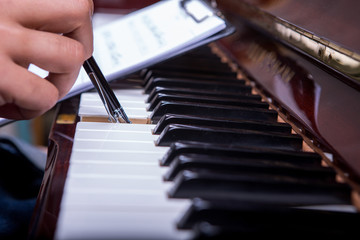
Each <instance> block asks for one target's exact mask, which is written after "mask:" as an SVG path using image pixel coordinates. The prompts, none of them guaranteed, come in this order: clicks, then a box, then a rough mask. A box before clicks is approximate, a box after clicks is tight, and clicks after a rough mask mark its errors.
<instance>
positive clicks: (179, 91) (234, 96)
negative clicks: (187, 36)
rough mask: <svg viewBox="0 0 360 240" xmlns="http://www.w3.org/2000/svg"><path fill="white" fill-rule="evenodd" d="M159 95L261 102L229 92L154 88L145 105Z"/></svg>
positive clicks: (251, 96) (250, 96)
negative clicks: (186, 95) (182, 95)
mask: <svg viewBox="0 0 360 240" xmlns="http://www.w3.org/2000/svg"><path fill="white" fill-rule="evenodd" d="M159 93H163V94H189V93H191V94H195V95H197V96H208V97H224V96H226V97H229V98H232V99H240V100H242V99H243V100H251V101H261V97H260V96H259V95H242V94H237V93H229V92H214V91H211V90H210V91H209V90H202V89H191V88H164V87H155V88H154V89H153V90H152V91H151V92H150V93H149V96H148V98H147V100H146V102H147V103H149V102H151V101H152V100H153V99H154V98H155V96H156V95H157V94H159Z"/></svg>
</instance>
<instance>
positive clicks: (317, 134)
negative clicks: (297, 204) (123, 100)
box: [30, 0, 360, 239]
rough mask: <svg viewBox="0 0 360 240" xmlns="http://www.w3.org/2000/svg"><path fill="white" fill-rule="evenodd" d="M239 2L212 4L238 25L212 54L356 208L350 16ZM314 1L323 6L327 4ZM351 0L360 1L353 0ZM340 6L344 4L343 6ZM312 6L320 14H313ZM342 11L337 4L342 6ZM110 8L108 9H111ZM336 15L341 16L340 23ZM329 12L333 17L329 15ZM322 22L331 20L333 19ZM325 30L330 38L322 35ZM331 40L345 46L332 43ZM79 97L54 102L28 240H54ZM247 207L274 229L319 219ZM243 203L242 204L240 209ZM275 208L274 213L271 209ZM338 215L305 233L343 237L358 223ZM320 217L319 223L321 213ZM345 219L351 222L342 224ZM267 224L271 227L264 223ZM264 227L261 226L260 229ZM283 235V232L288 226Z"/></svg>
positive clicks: (355, 67) (358, 69) (357, 134)
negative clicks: (330, 173) (330, 174)
mask: <svg viewBox="0 0 360 240" xmlns="http://www.w3.org/2000/svg"><path fill="white" fill-rule="evenodd" d="M244 2H245V1H244ZM244 2H242V1H236V0H222V1H220V0H219V1H217V3H218V7H219V8H220V9H221V10H222V12H223V13H224V14H225V16H226V17H227V18H228V20H230V22H232V23H233V24H234V25H235V26H236V27H237V32H236V33H235V34H234V35H232V36H230V37H227V38H225V39H222V40H220V41H218V42H216V43H214V44H212V45H211V49H212V51H213V52H214V54H216V55H218V56H220V59H222V61H223V62H226V64H228V65H229V66H230V68H231V69H232V71H235V72H236V73H237V75H238V78H239V79H245V82H246V85H247V86H250V87H251V88H252V93H253V94H254V95H258V96H260V97H261V98H262V101H263V102H266V103H268V104H269V107H270V109H271V110H274V111H276V112H277V113H278V115H279V117H278V119H279V121H280V122H286V123H287V124H289V126H291V127H292V132H293V134H294V135H297V136H300V137H301V138H303V140H304V142H303V150H304V151H305V152H308V151H310V152H315V153H316V154H318V155H319V156H320V157H321V159H322V165H326V166H327V167H330V168H333V169H335V171H336V181H337V183H339V182H341V183H344V184H346V185H347V186H349V187H350V188H351V191H350V196H349V199H350V200H349V201H350V202H351V203H352V204H353V206H354V209H356V208H357V209H359V205H358V204H359V192H360V185H359V180H360V160H359V157H358V156H360V127H359V126H358V124H359V122H360V105H359V99H360V91H359V90H360V77H359V76H360V75H359V73H360V55H358V54H357V53H356V52H360V49H359V46H356V45H354V43H356V41H354V39H359V37H360V36H359V34H358V32H357V33H356V32H352V33H351V34H350V33H349V31H350V30H348V29H351V31H355V30H354V28H351V26H349V24H348V23H346V21H347V20H348V18H346V17H344V10H338V11H336V9H335V10H334V9H332V8H330V9H326V8H323V7H321V8H320V7H319V6H320V5H321V4H320V5H317V4H316V3H311V1H304V2H303V1H301V2H303V3H304V4H302V5H301V4H300V3H299V2H297V1H286V0H284V1H256V6H255V5H248V4H246V3H244ZM250 2H251V1H250ZM253 2H255V1H253ZM319 2H321V3H322V4H324V3H325V2H327V1H319ZM351 2H352V3H353V4H355V5H357V6H358V5H359V4H358V3H356V1H351ZM95 3H97V7H102V8H103V9H105V8H106V9H109V7H113V6H116V5H117V4H119V3H117V2H116V1H113V2H111V1H109V2H107V3H105V2H104V1H103V2H101V1H98V2H95ZM332 3H334V2H332ZM111 4H113V5H111ZM144 4H145V3H144ZM337 4H340V5H341V7H344V6H343V5H344V4H342V3H337ZM99 5H100V6H99ZM117 6H118V5H117ZM130 6H131V4H130ZM294 6H296V8H297V9H298V10H299V11H300V10H301V11H307V13H306V14H304V16H305V18H310V17H312V15H311V14H310V13H309V12H310V10H311V13H313V14H318V15H320V16H322V17H323V18H322V19H321V18H320V17H319V19H320V20H319V21H315V20H313V21H310V20H308V21H306V20H307V19H303V18H301V16H302V14H300V13H299V12H298V11H295V10H293V7H294ZM321 6H323V5H321ZM137 7H138V6H137ZM347 7H348V6H347ZM316 8H318V9H319V10H321V11H319V12H316V13H315V11H316ZM261 9H262V10H261ZM263 9H266V11H263ZM339 9H342V8H340V7H339ZM354 9H356V7H354ZM112 10H113V8H111V11H112ZM268 12H270V13H272V14H270V13H268ZM334 13H338V16H339V18H338V19H337V20H336V16H334V15H333V14H334ZM273 14H274V15H273ZM348 14H349V16H351V17H353V16H354V14H351V12H348ZM309 15H310V16H309ZM276 16H278V17H276ZM329 16H331V18H326V17H329ZM334 18H335V20H334ZM284 19H285V20H284ZM326 19H331V21H330V20H326ZM286 20H288V21H286ZM352 20H354V19H352ZM332 21H335V22H336V24H338V25H341V24H343V25H342V26H344V27H343V29H344V31H345V30H347V31H345V32H344V33H343V34H342V35H341V36H340V35H339V34H337V32H335V31H334V28H333V26H329V25H326V26H327V27H326V28H325V27H324V23H332V24H334V23H333V22H332ZM337 21H339V22H337ZM349 21H350V20H349ZM344 23H345V24H344ZM317 24H318V25H317ZM352 27H354V26H352ZM316 33H318V34H319V35H317V34H316ZM323 35H325V36H328V37H329V39H333V40H335V42H332V41H329V40H328V39H327V38H321V37H319V36H323ZM336 42H341V43H343V44H345V45H340V44H336ZM351 48H352V49H351ZM349 49H351V50H349ZM118 83H121V84H120V85H121V86H122V88H134V87H138V86H139V85H138V82H136V83H135V84H134V81H132V79H131V78H128V79H121V80H119V81H118ZM118 83H115V84H114V86H119V84H118ZM79 99H80V97H74V98H72V99H70V100H66V101H64V102H62V103H61V104H59V106H58V115H57V117H56V119H55V121H54V124H53V128H52V131H51V134H50V145H49V153H48V160H47V165H46V172H45V176H44V180H43V184H42V188H41V191H40V194H39V197H38V202H37V208H36V211H35V213H34V217H33V221H32V228H31V232H30V238H33V239H52V238H53V237H54V232H55V230H56V226H57V221H58V216H59V212H60V210H61V209H60V205H61V199H62V194H63V188H64V184H65V181H66V176H67V170H68V168H69V161H70V156H71V149H72V146H73V140H74V134H75V131H76V125H77V122H78V121H79V120H80V119H79V116H77V112H78V107H79V101H80V100H79ZM230 145H231V144H230ZM222 200H223V201H225V202H228V203H233V201H234V199H232V200H229V199H222ZM220 202H221V201H220ZM234 204H236V201H235V203H234ZM246 204H249V206H248V208H245V207H243V208H245V210H244V209H242V211H243V212H242V214H243V215H244V214H245V215H246V214H249V215H253V216H255V217H257V219H260V218H263V217H264V216H268V217H269V219H266V218H265V219H266V220H267V221H268V224H269V226H271V227H274V226H273V225H271V220H270V217H271V216H280V218H281V217H283V218H286V219H288V220H289V221H290V222H291V221H292V220H293V219H292V218H294V216H297V217H299V216H300V217H299V219H301V220H304V219H307V220H308V221H310V220H311V218H312V217H314V219H317V218H316V216H313V215H311V213H310V214H309V215H306V214H305V215H291V214H293V213H292V212H290V213H289V212H287V211H286V210H289V209H288V208H286V207H285V208H283V207H281V206H278V205H277V204H275V206H274V209H276V210H275V211H272V210H273V209H272V210H269V207H268V206H267V205H261V204H260V205H259V204H258V205H256V204H253V203H252V202H250V203H249V202H246ZM246 204H245V203H242V205H243V206H246ZM215 205H216V204H215ZM285 205H286V204H285ZM220 209H221V208H220ZM284 209H286V210H284ZM277 210H278V212H276V211H277ZM239 211H240V210H239ZM282 211H284V212H282ZM214 212H216V211H214ZM225 212H226V211H225V210H224V211H223V212H222V211H220V210H218V212H217V213H218V214H219V218H220V216H222V217H223V215H224V214H226V213H225ZM245 212H246V213H245ZM355 212H356V211H355ZM264 213H268V215H264ZM221 214H223V215H221ZM234 214H235V213H234ZM272 214H274V215H272ZM282 214H283V215H282ZM229 216H230V215H229ZM336 217H338V220H340V219H341V221H343V223H344V224H340V223H341V221H336V222H335V223H329V222H323V223H316V226H314V229H315V228H316V227H319V231H310V233H311V234H314V232H315V233H316V234H319V236H325V235H326V234H329V233H330V234H334V233H335V234H336V233H337V232H336V229H337V227H338V228H339V232H340V235H342V234H344V232H342V231H345V233H346V234H350V233H351V232H355V231H356V229H352V228H353V227H354V226H356V222H354V221H358V220H359V215H358V214H357V213H353V214H351V216H346V214H345V213H344V216H342V215H341V214H339V216H335V218H336ZM215 218H216V217H215ZM319 219H321V220H324V218H319ZM329 219H332V220H333V218H332V216H330V215H329ZM207 220H208V221H210V223H211V224H214V225H216V224H215V223H212V222H211V220H214V219H212V218H211V217H209V219H207ZM251 221H253V220H251ZM314 221H315V220H314ZM215 222H216V221H215ZM230 222H231V221H230ZM262 222H263V221H262ZM265 222H266V221H265ZM349 222H350V224H349ZM251 223H253V222H251ZM251 223H249V224H248V225H246V226H247V227H248V228H249V229H251V227H252V225H251ZM285 223H286V221H284V219H283V221H279V224H285ZM211 224H210V225H211ZM296 224H299V222H296ZM314 224H315V223H314ZM327 224H332V225H327ZM345 224H348V225H346V226H343V225H345ZM195 225H196V224H195ZM340 225H341V226H340ZM201 226H203V225H201ZM222 227H223V228H220V231H218V232H216V231H215V233H214V229H216V230H219V229H218V228H210V229H211V230H209V232H210V233H214V236H212V237H214V238H216V237H217V236H226V237H230V236H232V235H231V233H234V234H239V229H238V228H237V227H239V226H236V225H235V227H234V225H230V226H229V227H228V228H226V227H224V226H222ZM277 227H278V229H277V230H278V231H280V230H279V229H281V226H277ZM194 229H196V230H198V231H199V232H200V236H202V237H204V236H206V237H209V238H211V237H210V236H209V235H206V233H207V234H209V232H206V229H207V228H206V226H205V227H204V228H201V227H199V226H196V227H194ZM204 229H205V230H204ZM234 229H235V230H234ZM264 229H267V230H269V229H268V228H266V227H265V228H264ZM264 229H262V230H264ZM275 229H276V228H275ZM301 229H306V228H305V227H304V228H301V227H299V228H296V227H295V228H294V230H293V232H296V231H299V232H296V234H300V235H301V234H302V232H301ZM334 229H335V230H334ZM343 229H345V230H343ZM139 231H141V229H139ZM204 231H205V233H204ZM304 231H305V230H304ZM249 232H250V233H252V234H254V233H256V232H251V231H249ZM249 232H247V233H249ZM264 232H266V231H265V230H264ZM285 232H286V233H288V231H285ZM217 233H218V234H219V235H217ZM245 233H246V231H245ZM260 233H262V232H260ZM270 233H272V234H276V235H278V233H279V232H277V231H276V230H274V231H270ZM305 233H306V231H305ZM201 234H205V235H201ZM221 234H224V235H221ZM210 235H211V234H210ZM235 236H239V235H235ZM149 238H151V236H149ZM205 239H206V238H205Z"/></svg>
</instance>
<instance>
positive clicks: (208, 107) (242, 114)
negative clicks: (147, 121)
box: [150, 101, 278, 123]
mask: <svg viewBox="0 0 360 240" xmlns="http://www.w3.org/2000/svg"><path fill="white" fill-rule="evenodd" d="M170 113H173V114H181V115H192V116H198V117H204V118H219V119H232V120H233V119H241V120H254V121H272V122H276V121H277V116H278V114H277V112H276V111H275V110H269V109H262V108H245V107H234V106H224V105H217V104H205V103H197V104H194V103H187V102H168V101H161V102H160V103H159V104H158V105H157V106H156V107H155V108H154V110H153V112H152V113H151V115H150V118H151V121H152V122H153V123H157V122H158V121H159V120H160V119H161V118H162V116H164V115H165V114H170Z"/></svg>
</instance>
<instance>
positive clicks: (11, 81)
mask: <svg viewBox="0 0 360 240" xmlns="http://www.w3.org/2000/svg"><path fill="white" fill-rule="evenodd" d="M2 67H6V71H3V75H2V79H3V81H0V105H2V106H4V105H8V104H10V105H13V106H17V108H18V110H17V112H16V113H14V115H17V119H18V118H24V119H28V118H30V117H33V114H34V113H42V112H45V111H47V110H48V109H50V108H51V107H53V106H54V105H55V104H56V102H57V101H58V99H59V91H58V89H57V88H56V87H55V86H54V85H53V84H52V83H51V82H49V81H47V80H45V79H42V78H40V77H38V76H37V75H35V74H33V73H31V72H29V71H27V70H26V69H24V68H22V67H20V66H18V65H16V64H15V63H13V62H10V61H8V62H7V64H6V65H5V66H4V65H3V66H2Z"/></svg>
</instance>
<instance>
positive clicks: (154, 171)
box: [68, 160, 167, 176]
mask: <svg viewBox="0 0 360 240" xmlns="http://www.w3.org/2000/svg"><path fill="white" fill-rule="evenodd" d="M166 170H167V168H165V167H159V166H158V165H156V164H152V165H150V164H147V163H144V164H136V163H132V162H129V161H128V162H124V163H121V162H120V163H116V164H104V163H102V162H101V160H99V161H98V162H96V163H88V162H87V163H81V162H80V163H79V162H72V163H71V168H70V169H69V171H68V174H70V176H71V174H73V173H76V174H86V173H87V174H104V175H111V174H114V175H116V174H118V175H125V174H128V173H132V174H134V175H143V176H148V175H149V176H162V175H163V174H164V173H165V171H166Z"/></svg>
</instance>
